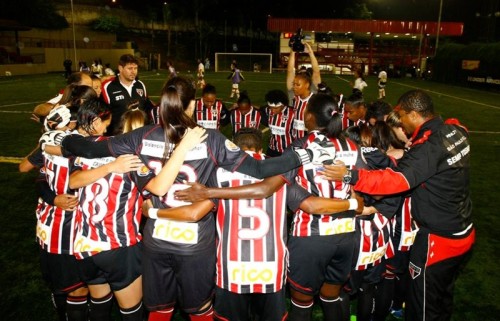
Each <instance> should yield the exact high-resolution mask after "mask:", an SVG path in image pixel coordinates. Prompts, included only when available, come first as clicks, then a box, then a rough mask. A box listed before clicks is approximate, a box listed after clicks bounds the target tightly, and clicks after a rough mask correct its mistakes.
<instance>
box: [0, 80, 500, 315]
mask: <svg viewBox="0 0 500 321" xmlns="http://www.w3.org/2000/svg"><path fill="white" fill-rule="evenodd" d="M180 73H181V75H182V74H187V73H183V71H182V70H181V71H180ZM193 76H194V75H193ZM244 76H245V78H246V81H244V82H243V83H242V84H240V89H241V90H246V91H247V92H248V93H249V96H250V98H251V99H252V102H253V104H255V105H257V106H260V105H263V104H264V94H265V93H266V92H267V91H268V90H270V89H283V90H284V89H285V76H286V74H285V73H275V74H263V73H260V74H258V73H245V72H244ZM140 77H141V80H143V81H144V83H145V84H146V86H147V90H148V94H149V96H150V97H151V98H152V99H153V100H154V101H158V100H159V96H158V95H159V93H160V89H161V87H162V85H163V84H164V82H165V80H166V79H167V73H166V71H160V73H159V74H157V73H152V72H140ZM323 79H324V80H325V81H326V82H327V83H328V85H329V86H330V87H331V88H332V89H333V90H334V91H335V92H341V93H344V94H346V95H348V94H349V93H350V92H351V88H350V86H349V81H352V80H353V79H352V76H340V77H339V76H335V75H324V76H323ZM206 81H207V82H208V83H212V84H213V85H215V86H216V88H217V90H218V96H219V97H220V98H222V99H223V100H224V101H225V102H226V103H227V104H231V103H234V102H235V100H234V99H230V98H229V95H230V90H231V82H230V81H229V80H227V74H226V73H218V74H216V73H210V72H208V73H207V75H206ZM367 83H368V85H369V86H368V87H367V88H366V89H365V92H364V94H365V97H366V100H367V101H371V100H374V99H376V98H377V94H378V91H377V85H376V79H375V78H374V77H368V79H367ZM64 85H65V82H64V78H63V77H62V75H61V74H47V75H32V76H18V77H16V76H13V77H0V147H2V148H1V152H0V170H1V175H0V189H1V193H0V210H1V211H0V244H1V246H2V248H1V251H0V269H1V271H2V273H1V276H0V297H1V298H2V300H0V311H1V314H2V317H3V318H5V319H7V320H39V321H46V320H55V313H54V311H53V309H52V305H51V302H50V296H49V291H48V289H47V287H46V286H45V285H44V283H43V282H42V280H41V276H40V269H39V266H38V252H37V251H38V248H37V245H36V244H35V215H34V211H35V206H36V199H37V196H36V193H35V190H34V184H33V182H34V178H35V176H36V173H28V174H21V173H19V172H18V170H17V164H16V162H17V161H18V160H19V158H22V157H24V156H25V155H27V154H28V153H29V152H30V151H31V150H32V149H33V148H34V147H35V146H36V144H37V141H38V138H39V135H40V125H39V124H37V123H35V122H33V121H32V120H30V115H31V111H32V110H33V108H34V106H35V105H37V104H38V103H41V102H44V101H46V100H48V99H49V98H52V97H53V96H54V95H55V94H56V93H57V92H58V91H59V89H61V88H63V87H64ZM413 88H421V89H424V90H427V91H428V92H429V93H430V95H431V96H432V99H433V101H434V104H435V109H436V111H437V113H439V114H441V115H442V116H443V118H451V117H454V118H458V119H459V120H460V121H461V122H462V123H463V124H464V125H466V126H467V127H468V128H469V130H470V131H471V138H470V140H471V157H472V160H471V167H472V168H471V190H472V198H473V204H474V214H473V215H474V222H475V225H476V228H477V242H476V245H475V248H474V254H473V257H472V260H471V261H470V262H469V264H468V265H467V267H466V269H465V271H464V272H463V274H462V275H461V276H460V278H459V279H458V281H457V283H456V289H455V312H454V315H453V320H454V321H462V320H463V321H465V320H467V321H469V320H475V321H479V320H481V321H488V320H497V319H498V315H500V299H499V296H498V289H499V288H500V278H499V277H498V275H499V273H498V267H497V264H496V259H497V257H498V254H497V253H498V251H499V250H500V247H499V241H498V238H497V236H498V234H497V233H498V231H499V227H500V223H497V222H496V216H497V212H498V210H497V209H496V205H495V204H496V203H495V199H496V197H498V195H499V193H498V186H499V183H498V182H499V181H500V177H499V174H498V173H499V170H498V169H497V158H498V157H499V156H500V143H499V141H500V125H499V121H500V94H498V93H490V92H483V91H478V90H472V89H467V88H461V87H453V86H448V85H445V84H438V83H433V82H428V81H422V80H415V79H389V82H388V84H387V88H386V92H387V98H386V99H387V101H388V102H389V103H391V104H392V105H395V103H396V102H397V99H398V98H399V97H400V96H401V94H403V93H404V92H406V91H407V90H410V89H413ZM198 94H199V93H198ZM228 132H229V130H228V129H227V128H226V130H224V133H225V134H227V133H228ZM390 318H391V317H390ZM116 319H118V317H117V316H116ZM178 319H180V318H179V317H178ZM321 319H322V318H321V312H320V311H319V309H316V310H315V313H314V320H321Z"/></svg>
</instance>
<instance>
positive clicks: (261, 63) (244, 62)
mask: <svg viewBox="0 0 500 321" xmlns="http://www.w3.org/2000/svg"><path fill="white" fill-rule="evenodd" d="M233 61H236V63H237V65H238V69H240V70H242V71H245V72H263V73H271V72H272V70H273V55H272V54H270V53H234V52H233V53H231V52H216V53H215V71H216V72H229V71H231V64H232V62H233Z"/></svg>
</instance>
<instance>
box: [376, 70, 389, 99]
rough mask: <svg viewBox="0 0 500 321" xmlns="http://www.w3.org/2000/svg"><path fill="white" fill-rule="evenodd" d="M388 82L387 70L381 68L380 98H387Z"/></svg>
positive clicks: (379, 76)
mask: <svg viewBox="0 0 500 321" xmlns="http://www.w3.org/2000/svg"><path fill="white" fill-rule="evenodd" d="M386 84H387V72H385V70H381V71H380V72H379V73H378V82H377V85H378V99H384V98H385V86H386Z"/></svg>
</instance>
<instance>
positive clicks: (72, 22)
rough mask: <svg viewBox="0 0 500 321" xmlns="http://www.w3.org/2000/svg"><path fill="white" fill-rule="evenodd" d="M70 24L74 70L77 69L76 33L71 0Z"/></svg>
mask: <svg viewBox="0 0 500 321" xmlns="http://www.w3.org/2000/svg"><path fill="white" fill-rule="evenodd" d="M71 25H72V26H73V52H74V54H75V62H74V64H73V66H75V70H76V71H78V69H76V68H78V67H77V66H78V65H77V62H76V35H75V13H74V11H73V0H71Z"/></svg>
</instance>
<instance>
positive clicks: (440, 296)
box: [325, 90, 475, 321]
mask: <svg viewBox="0 0 500 321" xmlns="http://www.w3.org/2000/svg"><path fill="white" fill-rule="evenodd" d="M398 106H399V108H398V110H397V111H398V113H399V115H400V117H401V122H402V124H403V127H404V129H405V130H406V132H407V133H408V134H411V135H412V147H411V149H410V150H409V151H408V152H407V153H406V154H405V156H403V158H402V159H401V160H400V161H399V162H398V165H397V167H395V168H394V169H385V170H377V171H368V170H364V169H359V170H348V169H347V168H346V167H345V166H343V165H342V164H341V163H340V162H338V163H336V164H335V165H332V166H328V165H325V175H326V176H327V177H328V178H329V179H332V180H336V181H338V180H344V181H350V184H352V185H353V186H354V188H355V189H356V190H357V191H361V192H364V193H369V194H376V195H390V194H395V193H401V192H404V191H407V190H410V189H411V190H412V192H411V209H412V215H413V218H414V219H415V221H416V222H417V224H418V225H419V226H420V229H419V231H418V232H417V235H416V237H415V241H414V243H413V245H412V249H411V252H410V268H409V270H410V275H411V280H410V290H409V294H408V298H407V305H406V311H405V317H406V320H410V321H413V320H431V319H435V320H437V319H439V320H449V319H451V311H452V306H453V286H454V284H455V281H456V279H457V277H458V275H459V273H460V271H461V270H462V268H463V266H464V264H465V263H466V262H467V261H468V259H469V257H470V255H471V251H472V245H473V243H474V239H475V229H474V227H473V223H472V217H471V214H472V204H471V199H470V192H469V168H470V167H469V166H470V164H469V162H470V153H469V152H470V145H469V141H468V133H467V130H466V129H465V128H464V127H463V126H462V125H460V123H459V122H458V121H457V120H456V119H450V120H447V121H443V120H442V119H441V118H440V117H437V116H436V115H435V114H434V106H433V103H432V99H431V98H430V96H429V95H428V94H426V93H425V92H423V91H421V90H411V91H408V92H406V93H405V94H403V95H402V96H401V97H400V99H399V102H398Z"/></svg>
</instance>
